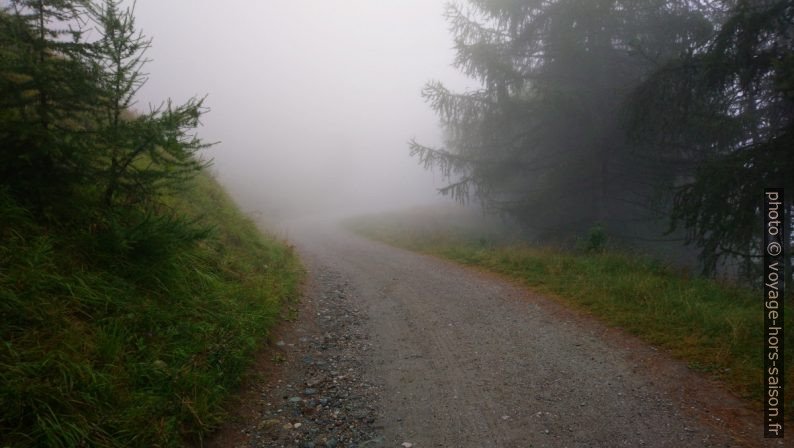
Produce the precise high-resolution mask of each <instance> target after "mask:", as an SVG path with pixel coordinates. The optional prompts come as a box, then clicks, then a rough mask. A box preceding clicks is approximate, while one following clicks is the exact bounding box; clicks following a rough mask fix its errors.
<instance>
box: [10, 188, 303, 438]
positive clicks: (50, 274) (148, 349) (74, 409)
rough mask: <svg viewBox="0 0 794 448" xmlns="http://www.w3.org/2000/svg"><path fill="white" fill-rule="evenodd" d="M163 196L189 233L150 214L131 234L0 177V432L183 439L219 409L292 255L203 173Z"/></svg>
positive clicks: (220, 414)
mask: <svg viewBox="0 0 794 448" xmlns="http://www.w3.org/2000/svg"><path fill="white" fill-rule="evenodd" d="M168 204H169V206H170V207H172V208H173V209H175V210H177V211H179V212H180V213H182V214H184V215H186V216H188V217H190V219H191V220H192V221H193V223H194V224H193V226H192V227H191V228H193V229H197V230H195V231H194V233H195V235H187V236H185V234H186V232H185V231H184V230H185V227H184V226H182V227H180V225H179V223H177V222H173V221H171V220H169V219H165V218H163V219H159V218H158V219H154V220H153V221H152V222H151V223H150V224H151V225H155V226H157V228H156V230H157V232H149V233H148V234H147V233H145V232H143V234H144V236H140V235H139V238H140V240H136V241H135V244H132V245H131V244H130V243H129V241H130V240H131V239H132V240H134V238H132V237H129V235H128V238H127V239H126V240H123V241H122V242H123V243H124V244H121V243H118V241H121V240H119V239H118V238H116V239H114V238H113V235H104V234H95V233H92V230H91V229H92V228H93V227H92V225H86V226H85V229H83V228H80V229H65V228H56V227H47V226H44V225H41V224H39V223H37V222H36V221H35V220H33V219H32V218H31V217H30V216H29V214H28V213H27V211H26V210H25V209H23V208H21V207H19V206H18V205H17V204H16V203H14V201H13V200H12V199H10V197H9V196H8V195H5V194H2V192H1V191H0V214H1V215H2V216H3V219H2V220H0V335H2V345H0V403H1V408H0V446H2V447H5V446H14V447H16V446H20V447H26V446H31V447H32V446H54V447H58V446H64V447H65V446H103V447H110V446H163V447H166V446H182V445H184V444H186V443H190V444H198V443H200V442H201V440H202V438H203V436H204V435H206V434H207V433H208V432H209V431H211V430H213V429H214V428H216V427H217V426H218V425H219V424H220V423H221V422H222V420H223V418H224V411H223V405H224V400H225V399H226V398H227V397H228V395H229V393H230V391H231V390H233V389H234V387H235V386H236V385H237V384H238V383H239V381H240V379H241V377H242V375H243V373H244V372H245V370H246V368H247V367H248V366H249V365H250V364H251V362H252V361H253V354H254V351H255V349H256V348H257V347H259V346H261V344H262V343H263V341H264V340H266V338H267V335H268V330H269V329H271V328H272V327H273V326H274V325H275V324H276V323H277V321H278V320H279V319H280V316H281V314H282V311H283V309H284V308H285V306H286V305H287V304H289V303H290V302H291V301H293V299H294V298H295V296H296V290H297V286H298V284H299V282H300V279H301V276H302V268H301V267H300V265H299V262H298V261H297V258H296V256H295V255H294V254H293V251H292V249H291V248H290V247H288V246H287V245H285V244H284V243H282V242H280V241H276V240H274V239H272V238H270V237H267V236H263V235H262V234H261V233H260V232H259V231H258V229H257V228H256V225H255V224H254V223H253V222H252V221H251V220H249V219H248V218H246V217H245V216H243V215H242V214H241V213H240V211H238V209H237V208H236V206H235V205H234V203H233V202H232V201H231V200H230V199H229V197H228V196H227V195H226V193H225V192H224V191H223V189H222V188H221V187H220V186H219V185H218V184H217V183H216V182H215V181H214V180H213V179H212V178H211V177H210V176H209V175H208V174H205V173H203V174H201V175H200V176H198V177H197V178H196V179H194V180H192V181H191V182H190V184H189V185H188V186H187V188H185V189H184V191H182V192H181V193H179V194H176V195H174V196H173V197H171V198H169V200H168ZM180 229H181V230H180ZM201 229H209V231H208V232H206V231H204V230H201ZM135 230H136V229H133V230H132V231H131V232H130V233H131V234H132V233H134V232H135ZM187 233H189V232H187ZM146 235H149V236H150V237H151V236H152V235H155V236H156V235H160V237H159V239H158V238H157V237H152V238H149V239H148V240H147V239H146V237H145V236H146ZM180 235H181V236H184V238H182V239H180V238H181V237H180ZM199 237H201V238H199ZM114 242H115V243H114ZM116 243H118V244H117V245H119V246H123V248H124V249H125V250H126V252H125V253H126V254H127V255H126V256H125V258H124V259H123V260H120V259H117V258H114V257H113V256H111V255H108V253H109V252H107V251H104V252H103V251H102V250H100V249H101V248H102V247H109V246H113V245H114V244H116Z"/></svg>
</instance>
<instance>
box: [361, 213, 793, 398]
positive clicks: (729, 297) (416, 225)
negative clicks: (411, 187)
mask: <svg viewBox="0 0 794 448" xmlns="http://www.w3.org/2000/svg"><path fill="white" fill-rule="evenodd" d="M348 226H349V227H350V228H351V229H353V230H354V231H356V232H358V233H360V234H362V235H364V236H367V237H371V238H374V239H377V240H380V241H383V242H386V243H389V244H392V245H395V246H398V247H402V248H406V249H409V250H413V251H417V252H423V253H426V254H430V255H434V256H438V257H441V258H445V259H448V260H452V261H455V262H458V263H461V264H465V265H468V266H473V267H477V268H480V269H484V270H486V271H489V272H494V273H497V274H501V275H504V276H505V277H507V278H509V279H514V280H518V281H520V282H521V283H522V284H524V285H526V286H528V287H530V288H531V289H532V290H534V291H537V292H539V293H543V294H544V295H546V296H549V297H552V298H554V299H555V300H557V301H559V302H560V303H562V304H564V305H566V306H568V307H570V308H573V309H576V310H578V311H581V312H584V313H586V314H589V315H592V316H594V317H596V318H598V319H599V320H601V321H603V322H605V323H606V324H608V325H610V326H614V327H620V328H622V329H624V330H626V331H628V332H629V333H632V334H634V335H636V336H638V337H640V338H641V339H643V340H644V341H646V342H648V343H650V344H652V345H654V346H658V347H660V348H663V349H664V350H666V351H667V352H669V353H670V354H672V355H673V356H674V357H676V358H678V359H681V360H682V361H685V362H687V363H688V365H689V367H690V368H692V369H693V370H697V371H701V372H704V373H706V374H708V375H710V376H712V377H714V378H716V379H718V380H721V381H723V382H724V383H725V384H726V385H727V386H728V388H729V389H730V390H732V391H733V392H735V393H736V394H737V395H739V396H741V397H743V398H745V399H747V400H748V401H750V402H752V403H754V404H755V405H757V406H759V407H760V406H761V401H760V398H761V397H762V395H763V394H762V393H763V384H762V381H761V379H762V370H763V363H762V362H761V359H762V352H761V350H762V347H763V346H764V343H763V341H764V315H763V310H762V307H763V295H762V293H761V292H760V291H755V290H753V289H750V288H748V287H745V286H741V285H738V284H735V283H733V282H730V281H720V280H715V279H709V278H705V277H701V276H698V275H692V274H691V273H689V272H688V271H686V270H682V269H677V268H675V267H672V266H670V265H668V264H666V263H663V262H661V261H659V260H657V259H653V258H650V257H645V256H642V255H638V254H632V253H628V252H625V251H620V250H617V249H610V248H609V243H608V240H607V238H606V236H605V235H604V233H603V232H602V231H601V230H599V229H597V228H596V229H593V230H592V231H591V232H589V233H588V234H586V235H585V236H583V237H582V238H580V239H579V240H578V241H577V243H576V244H572V245H571V247H568V248H564V247H559V246H558V247H551V246H546V247H543V246H532V245H529V244H525V243H516V242H508V241H498V240H497V241H495V240H494V239H493V237H492V236H491V235H494V234H496V233H495V232H493V231H491V233H490V234H489V233H487V232H484V230H483V229H481V228H473V227H466V226H464V225H461V224H460V222H457V223H455V224H450V223H449V222H447V221H446V220H445V219H435V220H434V219H428V217H427V216H417V214H416V213H411V214H399V213H395V214H385V215H373V216H367V217H363V218H360V219H356V220H352V221H350V222H348ZM573 246H575V247H573ZM789 296H790V293H789ZM787 299H788V300H786V302H787V303H788V304H789V305H788V306H787V307H786V310H785V311H786V326H787V327H791V326H792V325H794V307H792V306H791V305H790V304H791V300H790V299H791V297H787ZM786 339H787V341H786V344H785V345H786V354H785V359H786V375H787V379H788V382H789V383H790V382H791V381H792V379H794V362H793V361H794V338H792V337H791V335H787V336H786ZM792 392H794V391H786V397H785V400H786V403H787V405H788V406H792V405H794V403H793V402H792V399H793V398H794V393H792Z"/></svg>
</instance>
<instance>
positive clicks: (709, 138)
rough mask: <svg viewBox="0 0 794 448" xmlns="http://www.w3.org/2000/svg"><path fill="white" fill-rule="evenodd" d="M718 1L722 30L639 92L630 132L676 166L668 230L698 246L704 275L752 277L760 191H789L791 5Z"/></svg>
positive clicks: (793, 97)
mask: <svg viewBox="0 0 794 448" xmlns="http://www.w3.org/2000/svg"><path fill="white" fill-rule="evenodd" d="M716 3H719V4H722V5H724V7H725V8H724V9H726V14H725V15H726V19H725V20H724V23H723V24H722V25H721V26H720V27H719V29H718V30H717V32H716V33H715V34H714V35H713V36H712V37H711V38H710V39H709V40H708V41H707V42H704V43H703V44H702V45H701V46H699V47H698V48H697V49H696V50H695V51H693V52H691V53H690V54H687V55H684V57H681V58H677V59H674V60H672V61H669V62H668V63H666V64H664V65H663V66H661V67H660V68H658V69H657V70H656V71H655V72H654V73H653V74H652V76H650V77H649V78H648V80H646V81H645V83H644V84H643V85H642V86H640V87H639V88H638V90H637V92H636V93H635V95H634V97H633V98H632V108H631V113H632V115H633V116H634V117H635V119H634V120H633V122H632V129H634V132H635V134H636V136H637V137H638V140H640V141H643V142H645V143H646V144H647V145H648V149H649V151H653V152H655V153H657V154H658V155H660V156H662V157H666V158H668V159H672V160H676V161H677V163H678V164H679V166H681V167H682V169H680V170H679V178H680V179H681V182H679V183H678V184H677V185H676V186H675V187H676V188H675V189H674V208H673V212H672V225H673V228H674V229H675V228H676V227H684V228H685V229H686V230H687V236H688V240H689V241H690V242H692V243H694V244H696V245H697V246H698V247H699V248H700V249H701V259H702V261H703V268H704V271H705V273H707V274H713V273H714V272H716V271H717V269H718V267H719V262H720V261H724V260H728V261H737V260H738V261H739V262H740V263H741V264H742V266H743V268H744V269H745V271H747V273H748V274H756V272H754V269H756V268H757V263H758V261H759V259H760V258H761V257H762V256H763V255H762V253H761V247H762V244H761V238H762V229H761V226H759V225H758V223H759V222H760V219H761V218H760V215H761V207H762V205H763V204H762V201H763V199H762V192H763V190H764V188H769V187H783V188H785V189H787V190H788V191H792V189H793V188H794V176H792V175H791V173H792V172H793V171H792V170H794V154H793V153H792V150H791V149H792V147H794V93H792V92H794V90H792V88H794V81H792V80H794V63H793V62H792V61H794V59H793V58H792V54H794V40H792V38H791V33H792V29H794V2H792V1H791V0H764V1H746V0H740V1H737V2H727V1H726V2H716ZM790 196H791V195H789V197H788V198H787V200H786V205H785V206H786V207H787V208H788V209H789V210H790V211H792V210H794V198H792V197H790ZM789 214H791V213H789ZM789 224H790V225H792V227H789V229H790V230H789V232H788V233H789V234H791V233H792V231H794V224H792V223H791V222H789ZM792 252H793V251H791V250H789V252H788V253H789V254H792ZM793 255H794V254H793ZM788 263H789V272H791V270H790V267H791V266H790V263H791V262H790V258H789V262H788ZM751 277H755V278H757V277H758V276H756V275H751Z"/></svg>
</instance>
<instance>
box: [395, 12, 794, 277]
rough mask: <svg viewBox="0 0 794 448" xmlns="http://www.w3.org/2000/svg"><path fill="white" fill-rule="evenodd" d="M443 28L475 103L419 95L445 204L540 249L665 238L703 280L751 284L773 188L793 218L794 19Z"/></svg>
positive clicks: (637, 18)
mask: <svg viewBox="0 0 794 448" xmlns="http://www.w3.org/2000/svg"><path fill="white" fill-rule="evenodd" d="M447 18H448V21H449V23H450V26H451V30H452V32H453V34H454V36H455V48H456V51H457V57H456V60H455V64H456V66H457V67H458V68H459V69H460V70H461V71H463V72H464V73H466V74H467V75H469V76H471V77H473V78H475V79H477V80H479V81H480V82H481V86H482V87H481V88H480V89H478V90H476V91H469V92H463V93H458V92H451V91H449V90H448V89H446V88H445V87H444V86H443V85H442V84H441V83H438V82H431V83H429V84H428V85H427V86H426V87H425V89H424V92H423V94H424V96H425V98H426V99H427V100H428V102H429V103H430V105H431V106H432V107H433V108H434V109H435V110H436V111H437V113H438V115H439V116H440V118H441V121H442V125H443V127H444V129H445V132H446V139H445V146H444V147H443V148H430V147H427V146H424V145H421V144H420V143H417V142H412V143H411V152H412V154H414V155H415V156H417V157H418V158H419V159H420V161H421V162H422V163H423V164H424V165H425V166H426V167H428V168H431V167H434V168H440V169H441V171H442V172H443V173H444V174H446V175H447V176H449V177H450V179H451V183H450V184H449V185H448V186H447V187H445V188H443V189H442V190H441V192H442V193H444V194H447V195H451V196H453V197H455V198H456V199H459V200H463V201H465V200H468V199H470V198H475V199H476V200H477V201H478V202H479V203H481V204H482V205H483V206H484V207H485V208H486V209H488V210H492V211H496V212H499V213H503V214H506V215H508V216H511V217H512V218H514V219H515V220H517V221H518V222H519V223H521V224H522V225H523V226H525V228H526V229H527V232H528V233H529V234H531V236H532V237H534V238H538V239H542V240H564V239H566V238H570V237H571V236H573V235H577V234H581V233H583V232H585V231H586V230H587V229H588V228H591V227H593V226H594V225H598V224H600V225H603V226H604V227H605V228H606V229H607V230H608V231H609V233H610V234H611V235H613V236H615V237H616V238H619V239H624V240H627V241H631V240H632V239H641V238H662V237H664V234H665V233H668V234H670V233H671V232H673V233H674V234H677V235H682V236H683V237H684V238H685V240H686V242H687V243H691V244H694V245H695V246H696V247H697V248H698V249H699V251H700V259H701V261H702V266H703V269H704V272H705V273H707V274H714V273H716V272H717V271H718V269H719V268H720V266H721V264H720V263H722V262H729V263H730V264H731V265H733V266H734V267H735V265H737V263H738V264H739V265H741V267H742V268H743V271H744V272H745V273H748V274H749V273H750V272H752V271H753V270H754V269H756V267H757V261H758V260H759V258H758V257H759V256H760V255H762V254H761V244H760V240H759V239H760V237H761V230H762V229H761V224H760V223H761V218H760V207H761V205H762V198H763V188H764V187H772V186H781V187H784V188H787V189H788V190H789V191H792V193H791V194H789V195H788V198H787V202H788V204H787V207H788V209H789V210H791V209H792V204H794V201H792V199H794V184H793V182H792V180H793V179H794V171H793V170H794V154H793V153H792V149H793V148H792V143H794V142H792V126H794V125H793V124H792V116H793V114H792V107H794V95H793V94H792V88H794V70H793V69H792V68H793V67H794V56H792V54H793V53H792V50H794V2H792V1H791V0H751V1H748V0H713V1H697V0H552V1H546V0H544V1H541V0H470V1H469V2H468V3H467V4H465V5H459V4H452V5H450V6H448V9H447ZM790 253H791V251H789V254H790ZM789 272H790V271H789Z"/></svg>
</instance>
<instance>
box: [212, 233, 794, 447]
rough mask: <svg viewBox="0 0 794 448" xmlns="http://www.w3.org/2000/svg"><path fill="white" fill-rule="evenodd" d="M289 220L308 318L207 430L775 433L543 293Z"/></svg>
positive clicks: (629, 443)
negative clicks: (244, 413)
mask: <svg viewBox="0 0 794 448" xmlns="http://www.w3.org/2000/svg"><path fill="white" fill-rule="evenodd" d="M290 229H291V230H290V237H291V239H292V240H293V241H295V242H296V244H297V246H298V249H299V252H300V254H301V256H302V258H303V260H304V263H305V264H306V266H307V269H308V272H309V279H308V282H307V286H306V293H305V298H304V304H303V306H302V311H301V318H300V319H298V321H297V323H296V324H295V325H293V327H292V328H291V329H290V330H288V331H287V332H286V333H285V336H284V338H283V339H284V340H283V341H278V342H277V343H276V345H275V347H274V348H273V350H274V353H275V356H276V357H277V358H278V357H282V359H283V360H284V362H283V363H282V365H281V366H280V367H279V368H277V369H276V370H277V372H276V373H275V374H274V375H271V378H270V380H269V382H268V383H267V384H266V385H265V387H262V388H261V394H259V395H258V396H257V400H256V401H257V404H256V406H255V408H256V412H254V415H253V416H251V417H249V418H248V419H247V420H248V421H247V423H246V424H245V425H242V426H235V427H234V431H235V432H236V437H225V438H224V437H221V439H218V440H226V441H227V443H226V444H225V445H224V444H223V443H220V444H218V441H217V440H216V442H215V446H245V447H277V446H278V447H280V446H285V447H336V446H339V447H408V446H412V447H416V448H423V447H676V448H678V447H731V446H783V443H782V441H771V440H767V441H765V440H764V439H762V436H761V430H760V426H758V425H757V423H759V422H760V417H758V415H759V414H758V413H757V412H755V411H751V410H749V409H747V407H746V404H745V403H744V402H742V401H740V400H738V399H736V398H735V397H733V396H731V395H730V394H728V393H727V392H725V391H724V390H723V389H721V388H720V386H719V385H717V384H715V383H713V382H711V381H710V380H708V379H707V378H704V377H702V376H700V375H697V374H695V373H693V372H691V371H689V369H687V368H686V367H685V366H684V365H682V364H681V363H678V362H676V361H674V360H672V359H670V358H669V357H667V356H666V355H664V354H663V353H660V352H659V351H658V350H655V349H654V348H653V347H649V346H647V345H646V344H643V343H641V342H639V341H637V340H636V339H635V338H633V337H631V336H627V335H624V334H622V333H621V332H620V331H618V330H614V329H609V328H607V327H605V326H603V325H601V324H600V323H598V322H596V321H594V320H593V319H591V318H588V317H586V316H581V315H577V314H576V313H573V312H571V311H568V310H566V309H564V308H562V307H560V306H559V305H557V304H555V303H554V302H553V301H551V300H549V299H547V298H544V297H540V296H537V295H534V294H532V293H531V292H529V291H527V290H526V289H524V288H521V287H519V286H516V285H513V284H511V283H510V282H507V281H505V280H503V279H500V278H497V277H495V276H491V275H488V274H483V273H480V272H476V271H474V270H471V269H468V268H463V267H460V266H457V265H454V264H451V263H448V262H444V261H441V260H438V259H435V258H432V257H428V256H423V255H418V254H415V253H411V252H408V251H404V250H401V249H397V248H394V247H391V246H388V245H385V244H382V243H378V242H373V241H369V240H366V239H364V238H361V237H358V236H355V235H352V234H350V233H348V232H346V231H344V230H340V229H339V228H337V227H332V226H327V225H313V224H302V225H293V226H291V227H290ZM249 397H250V395H249ZM756 420H758V422H756ZM226 431H227V432H228V431H229V430H228V429H227V430H226ZM222 432H223V431H222Z"/></svg>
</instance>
